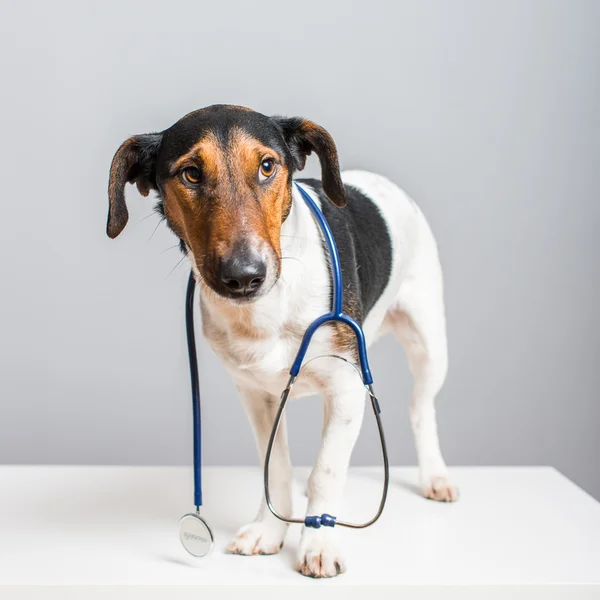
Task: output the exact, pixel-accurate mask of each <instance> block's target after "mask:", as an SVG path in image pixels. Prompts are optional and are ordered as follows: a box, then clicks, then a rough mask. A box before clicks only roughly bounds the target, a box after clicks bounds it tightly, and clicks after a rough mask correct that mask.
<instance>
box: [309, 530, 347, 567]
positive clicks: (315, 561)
mask: <svg viewBox="0 0 600 600" xmlns="http://www.w3.org/2000/svg"><path fill="white" fill-rule="evenodd" d="M333 533H334V532H333V531H327V530H326V531H323V530H322V529H319V530H317V531H315V530H312V529H311V530H305V531H304V532H303V535H302V539H301V540H300V548H299V549H298V564H297V569H298V571H300V573H302V575H305V576H306V577H316V578H321V577H335V576H336V575H339V574H340V573H344V572H345V571H346V564H345V562H344V559H343V557H342V555H341V553H340V551H339V548H338V546H337V543H336V540H335V538H334V536H333V535H332V534H333Z"/></svg>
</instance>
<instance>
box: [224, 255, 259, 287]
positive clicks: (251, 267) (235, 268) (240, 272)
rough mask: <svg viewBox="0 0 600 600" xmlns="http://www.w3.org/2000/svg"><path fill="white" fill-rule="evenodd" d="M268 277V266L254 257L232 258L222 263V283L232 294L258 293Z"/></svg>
mask: <svg viewBox="0 0 600 600" xmlns="http://www.w3.org/2000/svg"><path fill="white" fill-rule="evenodd" d="M266 276H267V264H266V263H265V261H264V260H261V259H260V258H254V257H252V258H251V257H244V256H241V257H240V256H232V257H231V258H228V259H227V260H225V261H223V262H222V263H221V281H222V282H223V284H224V285H225V287H226V288H227V290H228V291H229V292H230V293H231V294H235V295H236V296H250V295H252V294H254V293H256V292H257V291H258V290H259V289H260V286H261V285H262V284H263V283H264V281H265V278H266Z"/></svg>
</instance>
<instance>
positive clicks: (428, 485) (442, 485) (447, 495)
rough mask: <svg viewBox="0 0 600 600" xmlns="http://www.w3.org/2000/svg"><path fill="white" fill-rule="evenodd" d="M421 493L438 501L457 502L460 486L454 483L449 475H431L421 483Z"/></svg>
mask: <svg viewBox="0 0 600 600" xmlns="http://www.w3.org/2000/svg"><path fill="white" fill-rule="evenodd" d="M421 493H422V494H423V496H425V498H429V499H430V500H437V501H438V502H456V501H457V500H458V488H457V487H456V486H455V485H453V484H452V482H451V481H450V479H449V478H448V476H447V475H437V476H434V477H430V478H429V479H427V480H425V482H424V483H423V484H421Z"/></svg>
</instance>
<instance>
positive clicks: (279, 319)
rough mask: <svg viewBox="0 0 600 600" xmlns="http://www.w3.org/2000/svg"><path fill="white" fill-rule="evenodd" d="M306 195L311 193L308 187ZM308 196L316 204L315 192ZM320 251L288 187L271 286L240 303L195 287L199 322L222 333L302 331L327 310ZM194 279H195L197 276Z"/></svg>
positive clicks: (313, 228)
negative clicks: (208, 323)
mask: <svg viewBox="0 0 600 600" xmlns="http://www.w3.org/2000/svg"><path fill="white" fill-rule="evenodd" d="M305 189H307V188H306V187H305ZM307 191H308V192H309V193H311V192H312V190H310V188H308V189H307ZM311 195H312V197H313V198H314V199H315V200H316V201H317V202H318V197H317V196H316V194H314V193H311ZM323 253H324V250H323V245H322V239H321V234H320V232H319V229H318V226H317V224H316V223H315V221H314V218H313V217H312V214H311V213H310V209H309V208H308V206H306V203H305V202H304V200H303V199H302V196H301V195H300V193H299V192H298V190H297V188H296V186H295V185H292V207H291V210H290V213H289V215H288V217H287V218H286V220H285V222H284V223H283V225H282V228H281V273H280V276H279V279H278V280H277V282H276V283H275V285H274V286H273V287H272V288H271V290H269V292H268V293H266V294H265V295H264V296H261V297H260V298H258V299H257V300H255V301H253V302H247V303H243V302H235V301H232V300H229V299H227V298H224V297H222V296H219V295H217V294H216V293H215V292H213V291H212V290H211V289H209V288H208V287H207V286H206V285H205V284H203V283H201V284H200V286H199V287H200V302H201V306H202V311H203V318H204V319H206V318H210V319H211V320H212V321H213V322H214V323H215V324H217V325H218V326H219V327H220V328H223V329H227V330H239V329H240V327H242V328H244V329H245V330H247V332H248V333H250V332H252V335H256V336H270V335H281V330H282V328H291V329H294V330H296V329H297V330H302V331H303V330H304V328H306V326H307V324H308V323H309V322H310V320H311V319H314V318H315V317H316V316H318V314H322V313H323V312H326V310H327V308H328V304H327V303H328V299H329V285H328V282H327V277H328V271H327V268H326V265H325V263H324V260H323ZM192 264H194V261H192ZM196 277H197V280H199V278H198V273H196Z"/></svg>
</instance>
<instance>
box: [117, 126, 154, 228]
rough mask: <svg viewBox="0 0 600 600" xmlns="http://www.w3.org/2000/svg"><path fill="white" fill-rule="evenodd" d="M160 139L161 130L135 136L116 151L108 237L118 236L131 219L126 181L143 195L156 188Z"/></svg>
mask: <svg viewBox="0 0 600 600" xmlns="http://www.w3.org/2000/svg"><path fill="white" fill-rule="evenodd" d="M161 140H162V133H147V134H144V135H135V136H133V137H131V138H129V139H128V140H126V141H125V142H123V144H121V147H120V148H119V149H118V150H117V153H116V154H115V156H114V158H113V160H112V164H111V166H110V179H109V182H108V200H109V207H108V222H107V224H106V233H107V234H108V237H110V238H116V237H117V236H118V235H119V234H120V233H121V231H123V228H124V227H125V225H126V224H127V220H128V219H129V213H128V212H127V205H126V204H125V184H126V183H135V184H136V185H137V188H138V190H139V191H140V194H142V195H143V196H147V195H148V194H149V193H150V190H155V189H157V188H156V157H157V155H158V148H159V146H160V142H161Z"/></svg>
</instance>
